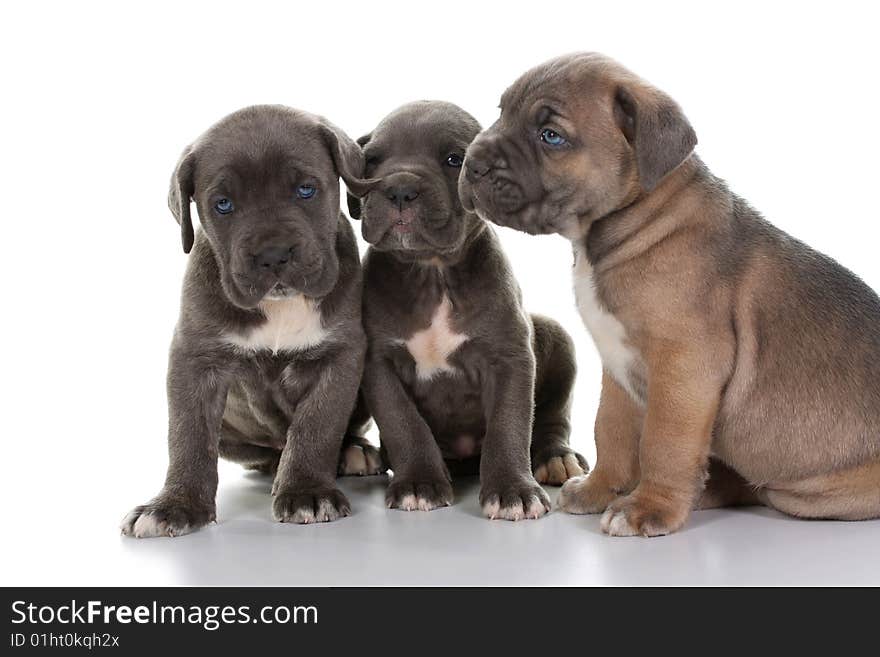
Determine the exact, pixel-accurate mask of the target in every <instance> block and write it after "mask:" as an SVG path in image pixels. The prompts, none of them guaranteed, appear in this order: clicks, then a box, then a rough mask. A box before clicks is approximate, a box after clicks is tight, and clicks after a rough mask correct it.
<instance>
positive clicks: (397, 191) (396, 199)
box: [385, 185, 419, 209]
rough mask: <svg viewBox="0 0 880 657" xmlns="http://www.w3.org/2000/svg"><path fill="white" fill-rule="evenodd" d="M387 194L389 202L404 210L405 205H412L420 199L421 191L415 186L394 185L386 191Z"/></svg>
mask: <svg viewBox="0 0 880 657" xmlns="http://www.w3.org/2000/svg"><path fill="white" fill-rule="evenodd" d="M385 194H386V195H387V196H388V200H389V201H391V202H392V203H394V204H395V205H396V206H397V207H398V208H400V209H403V206H404V205H406V204H407V203H412V202H413V201H415V200H416V199H417V198H418V197H419V190H418V189H416V188H415V186H413V185H392V186H391V187H389V188H388V189H387V190H386V191H385Z"/></svg>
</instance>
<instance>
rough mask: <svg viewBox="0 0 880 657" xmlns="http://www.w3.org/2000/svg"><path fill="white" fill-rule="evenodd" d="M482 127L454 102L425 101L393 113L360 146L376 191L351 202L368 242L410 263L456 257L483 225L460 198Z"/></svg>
mask: <svg viewBox="0 0 880 657" xmlns="http://www.w3.org/2000/svg"><path fill="white" fill-rule="evenodd" d="M479 131H480V126H479V124H478V123H477V121H476V120H475V119H474V118H473V117H471V116H470V115H469V114H467V113H466V112H465V111H464V110H462V109H460V108H458V107H456V106H455V105H452V104H450V103H443V102H438V101H422V102H417V103H410V104H408V105H404V106H403V107H401V108H399V109H398V110H396V111H394V112H393V113H391V114H390V115H389V116H387V117H386V118H385V119H383V120H382V122H381V123H380V124H379V125H378V126H377V127H376V129H375V130H374V131H373V132H372V133H370V135H368V136H367V137H364V138H362V139H361V140H359V141H360V142H361V143H362V144H363V145H364V157H365V170H364V175H365V177H366V178H368V179H370V180H371V187H370V190H369V192H368V193H367V194H366V195H365V196H364V197H363V198H361V199H360V201H358V200H357V199H353V198H350V199H349V207H350V208H351V210H352V215H353V216H355V217H356V218H357V217H358V215H359V218H360V219H362V221H363V227H362V232H363V236H364V239H365V240H367V242H369V243H370V244H372V245H373V246H374V247H375V248H377V249H379V250H382V251H393V252H395V254H396V255H398V257H401V258H403V259H412V260H418V259H428V258H431V257H434V256H438V255H445V254H449V253H452V252H454V251H456V250H457V249H458V248H460V247H461V245H462V244H463V243H464V241H465V237H466V236H467V234H468V232H469V229H470V228H471V227H473V226H474V225H475V223H476V222H478V221H479V219H477V217H476V216H474V215H473V214H471V213H467V212H465V210H464V208H463V207H462V205H461V202H460V201H459V197H458V176H459V173H460V171H461V166H462V162H463V160H464V153H465V150H466V149H467V146H468V144H470V142H471V140H472V139H473V138H474V137H475V136H476V135H477V133H478V132H479Z"/></svg>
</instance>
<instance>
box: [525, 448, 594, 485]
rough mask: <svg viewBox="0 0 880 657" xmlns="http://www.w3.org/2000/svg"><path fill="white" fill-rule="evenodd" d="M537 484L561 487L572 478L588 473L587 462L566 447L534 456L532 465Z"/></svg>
mask: <svg viewBox="0 0 880 657" xmlns="http://www.w3.org/2000/svg"><path fill="white" fill-rule="evenodd" d="M532 468H534V471H535V479H536V480H537V481H538V483H539V484H547V485H550V486H561V485H562V484H564V483H565V482H566V481H568V480H569V479H571V478H572V477H581V476H583V475H585V474H586V473H588V472H589V471H590V466H588V465H587V460H586V459H585V458H584V457H583V456H581V455H580V454H578V453H577V452H576V451H574V450H573V449H569V448H568V447H566V448H564V450H562V451H561V452H560V450H556V451H555V453H554V452H550V453H548V452H543V453H541V454H538V455H536V456H535V460H534V461H533V463H532Z"/></svg>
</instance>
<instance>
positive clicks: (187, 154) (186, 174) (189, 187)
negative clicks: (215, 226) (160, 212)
mask: <svg viewBox="0 0 880 657" xmlns="http://www.w3.org/2000/svg"><path fill="white" fill-rule="evenodd" d="M195 159H196V158H195V154H194V152H193V147H192V146H187V147H186V150H184V151H183V154H182V155H181V156H180V160H178V162H177V166H176V167H175V168H174V173H173V174H172V175H171V186H170V187H169V189H168V207H169V208H170V209H171V214H173V215H174V218H175V219H176V220H177V223H179V224H180V237H181V240H182V241H183V252H184V253H189V252H190V251H191V250H192V247H193V241H194V239H195V236H194V233H193V225H192V217H191V216H190V213H189V205H190V202H191V201H192V195H193V193H194V192H195V188H194V183H193V174H194V173H195Z"/></svg>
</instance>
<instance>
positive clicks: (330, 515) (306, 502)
mask: <svg viewBox="0 0 880 657" xmlns="http://www.w3.org/2000/svg"><path fill="white" fill-rule="evenodd" d="M272 515H273V516H274V518H275V520H277V521H278V522H296V523H299V524H303V525H308V524H311V523H313V522H332V521H333V520H337V519H339V518H344V517H345V516H350V515H351V505H350V504H349V503H348V499H347V498H346V497H345V495H343V494H342V491H340V490H339V489H337V488H332V487H326V488H305V489H288V490H282V491H280V492H278V493H275V495H274V499H273V500H272Z"/></svg>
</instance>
